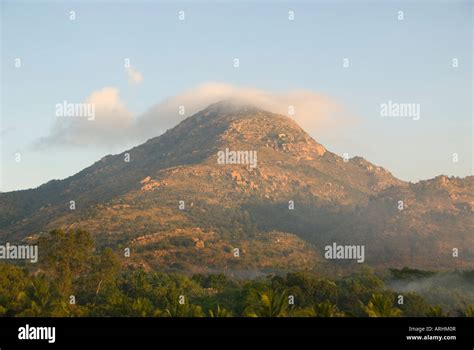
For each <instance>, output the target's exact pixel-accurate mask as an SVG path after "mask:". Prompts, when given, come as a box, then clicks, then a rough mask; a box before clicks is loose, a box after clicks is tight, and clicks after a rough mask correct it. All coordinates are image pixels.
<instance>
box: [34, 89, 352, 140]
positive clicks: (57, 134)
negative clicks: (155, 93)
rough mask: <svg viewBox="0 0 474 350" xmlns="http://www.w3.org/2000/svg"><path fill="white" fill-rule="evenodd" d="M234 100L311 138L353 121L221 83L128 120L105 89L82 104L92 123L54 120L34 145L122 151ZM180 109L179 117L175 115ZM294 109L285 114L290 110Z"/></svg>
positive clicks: (308, 96) (323, 99) (313, 98)
mask: <svg viewBox="0 0 474 350" xmlns="http://www.w3.org/2000/svg"><path fill="white" fill-rule="evenodd" d="M226 99H237V100H240V101H242V102H245V103H248V104H251V105H254V106H256V107H258V108H261V109H263V110H267V111H270V112H273V113H278V114H283V115H288V116H289V117H291V118H293V119H294V120H295V121H296V122H297V123H298V124H299V125H300V126H301V127H302V128H303V129H304V130H305V131H307V132H308V133H309V134H310V135H311V136H313V137H315V138H317V135H318V134H322V133H325V132H328V131H331V130H333V131H334V129H335V128H338V127H340V126H341V124H343V123H347V122H350V121H353V119H354V118H353V117H350V116H348V115H347V114H346V112H345V111H344V109H343V108H342V107H341V105H340V104H338V103H337V102H336V101H334V100H333V99H331V98H329V97H327V96H324V95H322V94H319V93H316V92H313V91H306V90H295V91H289V92H278V93H277V92H270V91H265V90H259V89H255V88H245V87H238V86H235V85H231V84H225V83H214V82H210V83H205V84H201V85H198V86H197V87H195V88H192V89H190V90H187V91H184V92H182V93H180V94H178V95H176V96H173V97H169V98H167V99H165V100H163V101H161V102H159V103H158V104H156V105H154V106H152V107H151V108H150V109H149V110H148V111H146V112H145V113H143V114H141V115H139V116H137V117H136V118H134V116H133V115H132V113H130V112H129V111H128V109H127V107H126V106H125V105H124V103H123V102H122V101H121V100H120V97H119V91H118V90H117V89H116V88H114V87H106V88H103V89H101V90H98V91H94V92H93V93H92V94H91V95H90V96H89V97H88V99H87V100H86V102H88V103H93V104H95V106H96V107H95V110H96V118H95V120H94V121H88V120H87V119H84V118H81V119H78V120H69V119H70V118H58V120H57V121H56V122H55V124H54V126H53V128H52V130H51V133H50V135H48V136H46V137H44V138H42V139H40V140H39V141H38V143H39V145H41V146H52V145H63V146H72V145H92V146H109V147H111V146H114V147H115V146H120V145H122V146H127V145H129V144H131V143H134V144H139V143H142V142H144V141H146V140H147V139H149V138H152V137H155V136H159V135H161V134H162V133H163V132H164V131H166V130H167V129H170V128H172V127H174V126H175V125H176V124H178V123H179V122H180V121H181V120H183V119H184V118H187V117H189V116H191V115H193V114H195V113H197V112H199V111H200V110H202V109H204V108H206V107H207V106H209V105H210V104H212V103H215V102H218V101H221V100H226ZM183 107H184V111H185V113H184V115H181V114H180V113H179V111H180V108H183ZM291 109H293V110H294V114H292V115H291V113H289V112H290V110H291Z"/></svg>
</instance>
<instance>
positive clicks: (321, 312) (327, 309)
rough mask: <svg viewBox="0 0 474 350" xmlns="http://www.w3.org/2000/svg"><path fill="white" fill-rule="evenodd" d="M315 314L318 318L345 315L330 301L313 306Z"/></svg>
mask: <svg viewBox="0 0 474 350" xmlns="http://www.w3.org/2000/svg"><path fill="white" fill-rule="evenodd" d="M313 313H314V316H316V317H342V316H344V313H343V312H341V311H339V309H338V308H337V305H334V304H332V303H331V302H330V301H325V302H322V303H318V304H314V305H313Z"/></svg>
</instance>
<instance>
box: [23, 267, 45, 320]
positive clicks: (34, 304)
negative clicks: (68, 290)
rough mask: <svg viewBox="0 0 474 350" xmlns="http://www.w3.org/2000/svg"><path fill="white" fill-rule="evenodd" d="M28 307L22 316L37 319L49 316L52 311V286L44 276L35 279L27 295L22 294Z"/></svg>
mask: <svg viewBox="0 0 474 350" xmlns="http://www.w3.org/2000/svg"><path fill="white" fill-rule="evenodd" d="M19 298H21V299H23V300H24V301H25V303H26V306H25V308H24V310H23V312H21V313H20V316H27V317H36V316H49V313H50V311H51V309H52V306H53V303H52V295H51V290H50V285H49V283H48V281H47V280H46V278H44V276H41V277H38V278H35V279H34V280H33V282H32V283H31V286H30V288H29V289H28V292H27V293H24V294H21V296H19Z"/></svg>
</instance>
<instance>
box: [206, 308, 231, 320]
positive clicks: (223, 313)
mask: <svg viewBox="0 0 474 350" xmlns="http://www.w3.org/2000/svg"><path fill="white" fill-rule="evenodd" d="M209 317H232V312H231V311H229V310H227V309H224V308H221V307H220V305H217V307H216V309H214V310H213V309H210V310H209Z"/></svg>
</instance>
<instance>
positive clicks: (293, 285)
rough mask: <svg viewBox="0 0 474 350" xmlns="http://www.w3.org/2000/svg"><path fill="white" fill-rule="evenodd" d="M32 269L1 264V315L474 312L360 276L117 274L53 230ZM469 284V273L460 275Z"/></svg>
mask: <svg viewBox="0 0 474 350" xmlns="http://www.w3.org/2000/svg"><path fill="white" fill-rule="evenodd" d="M39 245H40V252H42V254H41V256H40V263H39V266H38V267H36V268H35V269H31V268H27V267H26V266H24V267H22V266H18V265H12V264H0V315H3V316H135V317H144V316H160V317H204V316H208V317H232V316H247V317H282V316H287V317H344V316H360V317H364V316H369V317H399V316H432V317H438V316H446V315H450V316H470V317H472V316H473V315H474V312H473V310H474V308H473V306H470V305H467V304H464V306H463V307H461V308H455V309H452V310H443V308H442V306H440V305H436V304H429V303H428V302H427V301H426V300H425V299H424V298H423V297H422V296H420V295H418V294H416V293H413V292H407V293H403V303H400V302H399V298H400V297H399V295H400V293H399V292H397V293H396V292H394V291H393V290H391V289H390V288H388V287H387V285H386V284H385V282H384V280H382V279H381V278H380V277H378V276H377V275H376V274H374V273H373V272H371V271H368V270H364V271H359V272H354V273H352V274H350V275H347V276H344V277H340V278H338V279H336V280H331V279H328V278H327V277H324V276H321V275H316V274H314V273H310V272H294V273H288V274H286V275H285V276H275V275H271V276H266V277H261V278H256V279H252V280H241V279H232V278H229V277H227V276H225V275H223V274H212V275H193V276H185V275H181V274H165V273H159V272H151V271H144V270H142V269H137V268H132V267H125V268H123V267H122V266H123V265H122V264H121V262H120V259H119V258H118V257H117V256H116V255H115V253H114V252H113V251H112V250H111V249H109V248H105V249H97V248H96V246H95V244H94V241H93V240H92V239H91V237H90V235H89V234H88V233H87V232H85V231H81V230H77V231H71V232H68V233H65V232H63V231H60V230H56V231H52V232H50V233H49V235H47V236H45V237H43V238H42V239H40V241H39ZM463 274H464V275H465V277H466V278H467V279H468V281H470V280H471V279H472V273H469V272H464V273H463ZM392 275H393V276H394V277H393V278H396V279H399V280H400V279H401V280H405V279H410V280H411V279H413V278H414V277H413V276H421V277H426V276H431V274H429V273H424V272H423V271H419V270H412V269H403V270H393V271H392ZM469 283H471V282H469Z"/></svg>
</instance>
